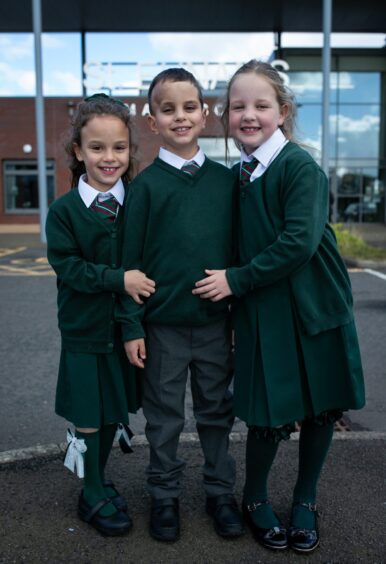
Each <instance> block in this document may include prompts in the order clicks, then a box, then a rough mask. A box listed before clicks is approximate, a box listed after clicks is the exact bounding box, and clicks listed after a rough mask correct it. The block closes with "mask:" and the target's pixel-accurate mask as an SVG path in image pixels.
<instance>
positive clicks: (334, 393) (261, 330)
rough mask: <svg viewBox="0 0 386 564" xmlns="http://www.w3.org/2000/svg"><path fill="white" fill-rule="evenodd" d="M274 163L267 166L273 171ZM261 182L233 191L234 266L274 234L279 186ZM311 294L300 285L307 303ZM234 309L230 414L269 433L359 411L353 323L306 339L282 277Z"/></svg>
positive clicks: (249, 294) (360, 391) (359, 375)
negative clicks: (235, 197) (236, 233)
mask: <svg viewBox="0 0 386 564" xmlns="http://www.w3.org/2000/svg"><path fill="white" fill-rule="evenodd" d="M284 153H285V151H283V155H284ZM279 157H280V156H279ZM279 157H278V158H277V159H276V160H275V161H274V162H273V163H272V164H271V165H270V167H275V166H277V162H279V161H280V158H279ZM268 170H269V169H268ZM273 176H274V175H273ZM278 176H280V175H278ZM265 177H266V173H264V174H263V176H261V177H259V178H257V179H256V180H254V181H253V182H250V183H249V185H248V186H247V187H245V189H243V190H242V191H240V211H239V224H240V227H239V245H240V257H241V266H243V265H244V264H248V262H249V261H250V260H251V259H252V258H253V257H255V256H257V255H258V254H259V253H261V252H262V251H263V250H264V249H265V248H267V247H268V246H269V245H271V244H272V243H273V242H274V240H275V237H277V236H278V235H279V233H277V234H276V235H275V234H273V231H274V230H275V228H274V227H273V226H274V224H275V218H274V214H276V216H277V212H278V208H276V209H273V207H272V206H271V204H270V201H272V199H274V197H273V196H272V193H274V192H275V191H276V193H277V194H280V193H281V187H280V186H276V187H275V186H272V185H271V184H270V183H269V182H268V181H267V182H266V178H265ZM282 182H283V181H282ZM284 182H286V179H285V178H284ZM280 197H281V196H280ZM280 197H278V198H277V202H279V201H280ZM334 244H335V243H334ZM329 252H331V253H332V255H333V256H332V257H331V259H333V260H334V261H338V262H339V263H342V261H341V258H340V256H339V253H338V251H337V249H336V247H335V248H333V249H332V250H330V251H329ZM342 268H344V265H343V263H342ZM314 291H316V290H315V289H314V288H312V287H311V288H310V287H304V292H306V293H307V292H308V293H310V296H311V299H312V292H314ZM233 311H234V313H233V317H234V327H235V381H234V412H235V415H236V416H238V417H239V418H240V419H242V420H244V421H245V422H246V423H247V425H249V426H257V427H269V428H274V427H278V426H283V425H287V424H293V423H294V422H295V421H302V420H304V419H305V418H309V417H311V418H317V417H319V416H321V415H323V414H325V413H326V412H334V411H336V412H339V411H344V410H348V409H359V408H361V407H363V405H364V403H365V398H364V383H363V373H362V366H361V358H360V352H359V346H358V339H357V333H356V329H355V324H354V321H352V320H351V321H349V322H348V323H345V324H343V325H340V326H337V327H334V328H332V329H328V330H325V331H321V332H319V333H317V334H313V335H310V334H308V333H307V332H306V331H305V329H304V327H303V324H302V322H301V320H300V315H299V310H298V307H297V304H296V303H295V300H294V295H293V292H292V288H291V283H290V277H289V276H285V277H283V278H280V277H279V279H278V280H277V281H275V282H273V283H271V284H267V285H261V286H260V287H258V288H256V289H254V290H251V291H249V292H247V293H246V294H244V295H243V296H241V297H240V298H239V299H237V300H235V306H234V309H233Z"/></svg>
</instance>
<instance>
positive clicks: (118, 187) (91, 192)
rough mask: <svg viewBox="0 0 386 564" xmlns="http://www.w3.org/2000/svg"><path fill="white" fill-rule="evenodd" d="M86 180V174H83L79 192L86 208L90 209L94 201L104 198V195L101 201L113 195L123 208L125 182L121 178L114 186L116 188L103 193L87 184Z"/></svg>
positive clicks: (80, 179)
mask: <svg viewBox="0 0 386 564" xmlns="http://www.w3.org/2000/svg"><path fill="white" fill-rule="evenodd" d="M85 178H86V175H85V174H82V176H81V177H80V178H79V183H78V190H79V196H80V197H81V198H82V200H83V202H84V204H85V206H86V207H88V208H89V207H90V206H91V204H92V203H93V201H94V200H95V198H96V197H97V196H102V195H103V196H102V198H100V199H105V198H106V197H108V196H110V195H113V196H114V198H115V199H116V200H117V201H118V203H119V204H120V205H121V206H122V205H123V202H124V199H125V188H124V186H123V182H122V179H121V178H119V180H118V181H117V182H116V183H115V184H114V186H113V187H112V188H110V190H108V191H107V192H101V191H99V190H95V188H93V187H92V186H90V184H87V182H86V181H85Z"/></svg>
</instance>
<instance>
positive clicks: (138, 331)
mask: <svg viewBox="0 0 386 564" xmlns="http://www.w3.org/2000/svg"><path fill="white" fill-rule="evenodd" d="M145 337H146V334H145V331H144V329H143V327H142V324H141V323H130V324H128V323H122V341H123V342H124V343H125V342H126V341H134V339H144V338H145Z"/></svg>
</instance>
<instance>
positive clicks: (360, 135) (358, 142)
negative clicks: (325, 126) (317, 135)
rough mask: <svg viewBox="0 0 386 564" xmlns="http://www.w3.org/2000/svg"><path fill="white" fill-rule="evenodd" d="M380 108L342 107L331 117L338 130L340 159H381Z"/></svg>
mask: <svg viewBox="0 0 386 564" xmlns="http://www.w3.org/2000/svg"><path fill="white" fill-rule="evenodd" d="M379 111H380V107H379V106H374V105H373V106H370V105H369V106H366V107H365V106H354V105H350V106H345V105H341V106H340V110H339V114H337V115H334V116H331V119H332V121H333V122H334V123H335V126H336V130H337V146H338V158H339V159H344V158H349V159H355V158H372V159H378V158H379V127H380V115H379Z"/></svg>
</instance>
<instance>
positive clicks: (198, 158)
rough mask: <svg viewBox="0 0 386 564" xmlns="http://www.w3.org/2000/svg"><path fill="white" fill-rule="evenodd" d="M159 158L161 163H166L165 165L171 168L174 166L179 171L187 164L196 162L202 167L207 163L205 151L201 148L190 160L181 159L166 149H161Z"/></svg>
mask: <svg viewBox="0 0 386 564" xmlns="http://www.w3.org/2000/svg"><path fill="white" fill-rule="evenodd" d="M158 157H159V158H160V159H161V161H164V162H165V163H167V164H169V165H170V166H174V168H178V169H179V170H181V168H182V167H183V166H184V165H185V164H187V163H190V162H192V161H195V162H196V163H197V164H198V165H199V166H202V165H203V164H204V161H205V154H204V151H203V150H202V149H200V148H198V151H197V153H196V154H195V155H194V157H192V158H191V159H189V160H186V159H183V158H182V157H179V156H178V155H176V154H175V153H172V152H171V151H168V150H167V149H165V148H164V147H161V148H160V150H159V153H158Z"/></svg>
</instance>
